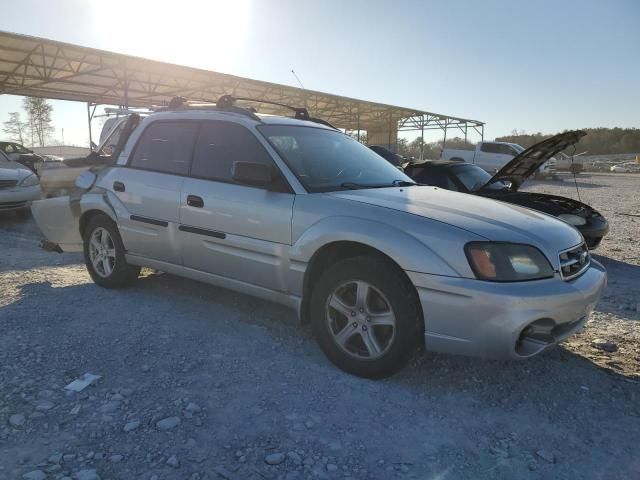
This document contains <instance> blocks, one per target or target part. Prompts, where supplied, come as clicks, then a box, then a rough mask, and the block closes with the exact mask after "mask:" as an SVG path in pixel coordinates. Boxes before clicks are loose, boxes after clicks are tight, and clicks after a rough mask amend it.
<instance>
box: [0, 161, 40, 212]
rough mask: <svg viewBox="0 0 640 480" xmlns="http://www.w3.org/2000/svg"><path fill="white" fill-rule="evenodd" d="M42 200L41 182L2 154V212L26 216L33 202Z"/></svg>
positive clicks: (0, 200) (0, 205) (0, 194)
mask: <svg viewBox="0 0 640 480" xmlns="http://www.w3.org/2000/svg"><path fill="white" fill-rule="evenodd" d="M39 198H40V181H39V180H38V177H37V176H36V175H35V174H34V173H33V172H32V171H31V170H30V169H28V168H27V167H25V166H24V165H22V164H20V163H18V162H13V161H11V160H9V158H7V156H6V155H5V154H4V153H2V152H0V212H16V214H17V215H25V214H26V213H27V211H28V210H29V207H30V206H31V202H32V201H33V200H38V199H39Z"/></svg>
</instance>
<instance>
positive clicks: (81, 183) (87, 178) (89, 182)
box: [74, 170, 97, 190]
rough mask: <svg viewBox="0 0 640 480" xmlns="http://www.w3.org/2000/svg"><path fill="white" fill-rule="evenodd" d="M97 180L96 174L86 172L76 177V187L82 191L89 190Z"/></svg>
mask: <svg viewBox="0 0 640 480" xmlns="http://www.w3.org/2000/svg"><path fill="white" fill-rule="evenodd" d="M96 178H97V177H96V175H95V173H93V172H90V171H89V170H86V171H84V172H82V173H81V174H80V175H78V176H77V177H76V180H75V182H74V185H75V186H76V188H79V189H81V190H89V189H90V188H91V187H93V184H94V183H95V182H96Z"/></svg>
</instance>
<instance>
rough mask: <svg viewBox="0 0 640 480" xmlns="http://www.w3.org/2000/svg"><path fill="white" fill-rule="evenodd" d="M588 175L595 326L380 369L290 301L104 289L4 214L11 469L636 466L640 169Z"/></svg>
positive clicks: (484, 471)
mask: <svg viewBox="0 0 640 480" xmlns="http://www.w3.org/2000/svg"><path fill="white" fill-rule="evenodd" d="M579 185H580V187H581V196H582V198H583V200H585V201H587V202H588V203H590V204H592V205H594V206H595V207H596V208H598V209H600V211H601V212H602V213H604V214H605V215H606V216H607V217H608V219H609V221H610V223H611V227H612V231H611V233H610V234H609V236H608V237H607V238H606V239H605V240H604V242H603V244H602V245H601V247H600V248H599V249H598V251H597V258H598V259H599V260H600V261H602V262H603V263H604V264H605V265H606V267H607V268H608V270H609V273H610V286H609V288H608V290H607V292H606V295H605V297H604V298H603V300H602V302H601V303H600V305H599V306H598V308H597V311H596V312H595V314H594V316H593V320H592V321H591V322H590V323H589V324H588V326H587V328H586V329H585V331H584V332H583V333H581V334H579V335H577V336H575V337H573V338H572V339H570V341H568V342H566V343H565V344H563V345H562V346H559V347H556V348H554V349H552V350H550V351H548V352H546V353H545V354H543V355H542V356H539V357H536V358H534V359H531V360H529V361H525V362H509V361H489V360H479V359H472V358H465V357H456V356H449V355H436V354H429V353H426V354H420V355H418V356H417V357H416V359H415V360H414V361H413V362H412V364H411V365H410V366H409V367H408V368H406V369H405V370H404V371H402V372H401V373H400V374H398V375H396V376H394V377H392V378H390V379H387V380H384V381H378V382H375V381H368V380H363V379H359V378H354V377H351V376H348V375H346V374H344V373H342V372H340V371H339V370H337V369H336V368H334V367H333V366H332V365H330V364H329V362H328V361H327V360H326V359H325V358H324V356H323V355H322V353H321V352H320V350H319V348H318V347H317V346H316V344H315V343H314V341H313V339H312V337H311V334H310V331H309V328H308V327H299V326H297V325H296V324H295V320H294V315H293V314H292V313H291V312H290V311H288V310H285V309H283V308H281V307H279V306H277V305H273V304H270V303H266V302H263V301H260V300H256V299H253V298H249V297H246V296H242V295H238V294H235V293H231V292H228V291H225V290H222V289H216V288H213V287H210V286H206V285H203V284H199V283H196V282H192V281H188V280H184V279H178V278H176V277H172V276H170V275H161V274H152V273H147V275H146V276H144V278H142V279H141V280H140V281H139V282H138V283H137V284H136V286H134V287H133V288H131V289H128V290H121V291H109V290H105V289H101V288H99V287H97V286H95V285H94V284H93V283H91V282H90V280H89V276H88V275H87V273H86V271H85V269H84V266H83V265H82V262H81V257H80V256H79V255H75V254H62V255H58V254H52V253H46V252H43V251H41V250H40V249H39V248H38V243H39V240H40V236H39V234H38V231H37V229H36V228H35V226H34V224H33V222H32V221H30V220H27V221H18V220H16V219H14V218H13V217H11V216H4V217H0V248H1V249H2V251H3V253H4V254H3V255H2V256H1V257H0V331H1V332H2V334H1V335H0V479H5V478H6V479H20V478H25V479H30V480H34V479H36V480H37V479H40V480H42V479H45V478H46V479H54V478H55V479H57V478H65V477H70V478H76V479H83V480H87V479H96V478H101V479H103V480H104V479H145V480H149V479H174V478H176V479H192V480H193V479H234V480H235V479H238V480H240V479H276V478H283V479H297V478H301V479H302V478H327V479H333V478H353V479H393V478H415V479H485V478H509V479H513V478H518V479H519V478H524V479H528V478H531V479H534V478H566V479H574V478H581V479H607V480H608V479H618V478H619V479H628V478H638V477H639V476H640V454H639V453H638V447H637V446H638V443H639V442H640V342H639V338H640V322H639V320H640V292H639V288H638V285H637V284H638V283H639V282H640V243H639V242H638V233H639V230H640V228H639V227H640V217H632V216H625V215H621V214H622V213H635V214H638V213H640V203H639V199H638V190H639V187H640V176H630V175H626V176H625V175H608V174H603V175H589V176H587V175H581V176H580V177H579ZM528 189H530V190H535V191H544V192H550V193H551V192H553V193H561V194H566V195H570V196H575V194H576V192H575V187H574V186H573V183H572V182H569V181H568V180H565V181H564V182H545V183H542V182H537V183H532V184H531V185H530V186H529V187H528ZM607 350H611V351H607ZM87 372H90V373H92V374H96V375H100V376H101V379H100V380H98V381H97V382H96V383H94V384H93V385H90V386H88V387H87V388H86V389H84V390H83V391H82V392H80V393H75V392H70V391H67V390H65V389H64V387H65V385H67V384H68V383H69V382H71V381H72V380H74V379H76V378H78V377H80V376H82V375H83V374H85V373H87Z"/></svg>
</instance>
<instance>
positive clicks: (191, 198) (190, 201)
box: [187, 195, 204, 208]
mask: <svg viewBox="0 0 640 480" xmlns="http://www.w3.org/2000/svg"><path fill="white" fill-rule="evenodd" d="M187 205H189V206H190V207H196V208H202V207H204V200H202V198H200V197H198V196H197V195H187Z"/></svg>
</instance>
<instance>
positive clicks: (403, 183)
mask: <svg viewBox="0 0 640 480" xmlns="http://www.w3.org/2000/svg"><path fill="white" fill-rule="evenodd" d="M414 185H418V184H417V183H415V182H409V181H407V180H394V181H393V182H391V183H356V182H344V183H341V184H340V187H341V188H348V189H352V190H360V189H363V188H390V187H412V186H414Z"/></svg>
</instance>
